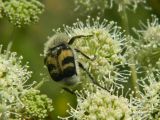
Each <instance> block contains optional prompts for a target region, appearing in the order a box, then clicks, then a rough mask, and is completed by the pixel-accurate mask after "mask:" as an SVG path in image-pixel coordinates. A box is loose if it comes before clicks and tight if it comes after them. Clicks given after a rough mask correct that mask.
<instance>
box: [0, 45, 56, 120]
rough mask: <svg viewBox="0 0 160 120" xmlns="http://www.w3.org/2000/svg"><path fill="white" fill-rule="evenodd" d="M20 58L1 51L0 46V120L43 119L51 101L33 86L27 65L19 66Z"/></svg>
mask: <svg viewBox="0 0 160 120" xmlns="http://www.w3.org/2000/svg"><path fill="white" fill-rule="evenodd" d="M21 60H22V56H21V57H18V56H17V53H15V52H10V51H2V45H1V46H0V119H1V120H8V119H22V118H23V119H38V120H40V119H45V118H46V117H47V116H48V114H49V112H51V111H52V110H53V107H52V101H51V99H49V98H48V97H47V96H45V95H41V94H40V91H39V90H35V89H34V88H33V84H35V83H33V84H30V85H27V84H26V82H27V81H28V80H29V79H30V77H31V73H32V72H31V71H28V65H24V66H23V65H21V64H22V63H21Z"/></svg>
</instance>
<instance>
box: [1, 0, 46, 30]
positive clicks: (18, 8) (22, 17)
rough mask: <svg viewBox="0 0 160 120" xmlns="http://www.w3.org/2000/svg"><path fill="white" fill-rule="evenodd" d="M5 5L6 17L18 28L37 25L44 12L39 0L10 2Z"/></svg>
mask: <svg viewBox="0 0 160 120" xmlns="http://www.w3.org/2000/svg"><path fill="white" fill-rule="evenodd" d="M3 4H4V6H3V11H4V16H6V17H7V18H8V20H9V21H10V22H11V23H12V24H14V25H16V26H17V27H22V26H24V25H29V24H31V23H36V22H37V21H39V15H40V14H42V12H43V10H44V5H43V4H42V3H40V2H39V1H38V0H10V1H5V2H3Z"/></svg>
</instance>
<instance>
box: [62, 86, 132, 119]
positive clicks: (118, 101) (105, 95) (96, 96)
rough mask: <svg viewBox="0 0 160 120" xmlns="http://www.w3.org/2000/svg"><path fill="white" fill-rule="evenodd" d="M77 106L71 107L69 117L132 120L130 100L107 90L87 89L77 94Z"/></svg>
mask: <svg viewBox="0 0 160 120" xmlns="http://www.w3.org/2000/svg"><path fill="white" fill-rule="evenodd" d="M77 102H78V103H77V107H76V108H75V109H74V108H72V107H71V109H70V111H68V112H69V114H70V116H69V117H68V118H63V119H69V118H70V117H72V118H73V119H74V120H131V113H132V112H131V109H130V105H129V101H128V100H127V99H126V98H124V97H122V96H119V97H118V95H117V96H116V95H113V94H111V93H109V92H107V91H105V90H100V89H98V88H97V89H96V91H95V92H93V91H92V92H91V91H88V90H85V91H84V93H83V95H82V94H78V96H77Z"/></svg>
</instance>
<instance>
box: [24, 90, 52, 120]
mask: <svg viewBox="0 0 160 120" xmlns="http://www.w3.org/2000/svg"><path fill="white" fill-rule="evenodd" d="M21 101H22V102H23V104H24V108H23V112H24V113H23V112H22V116H23V118H27V119H36V120H42V119H45V118H46V117H48V113H49V112H51V111H52V110H53V107H52V100H51V99H49V98H48V97H47V96H46V95H40V91H39V90H35V89H30V90H28V91H27V92H26V93H25V94H24V95H22V96H21Z"/></svg>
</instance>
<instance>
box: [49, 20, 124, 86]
mask: <svg viewBox="0 0 160 120" xmlns="http://www.w3.org/2000/svg"><path fill="white" fill-rule="evenodd" d="M55 32H56V33H58V32H62V31H55ZM64 33H65V34H67V35H68V36H69V37H70V38H71V37H74V36H77V35H85V36H87V35H92V36H90V37H82V38H79V39H78V40H76V41H75V42H74V43H73V45H72V46H74V47H73V49H74V48H76V49H78V50H80V51H81V52H83V53H85V54H86V55H88V56H89V57H91V58H93V57H95V60H88V59H86V58H85V57H84V56H82V55H80V54H78V53H77V55H76V57H77V60H78V61H80V62H82V64H84V66H85V67H86V68H88V71H89V72H90V73H91V74H92V75H93V77H94V79H95V80H97V81H99V82H102V84H104V86H105V85H109V84H110V83H114V82H115V80H119V77H120V78H121V77H123V75H121V73H120V72H118V66H119V65H120V64H121V65H124V63H125V56H124V55H122V54H121V53H122V51H123V49H124V46H125V36H124V35H123V32H121V28H120V27H118V26H117V25H116V23H114V22H113V21H111V22H108V21H107V20H104V21H102V23H101V22H100V19H99V18H97V19H91V18H90V17H89V18H88V19H87V20H86V23H83V22H82V21H79V20H78V21H77V22H76V23H74V24H73V26H71V27H70V26H64ZM51 38H52V37H51ZM80 76H81V80H82V81H86V78H88V76H87V74H86V73H84V72H81V73H80ZM106 83H108V84H106Z"/></svg>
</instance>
